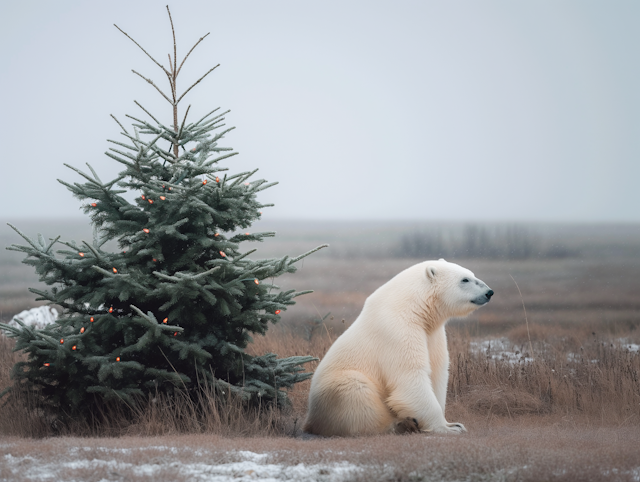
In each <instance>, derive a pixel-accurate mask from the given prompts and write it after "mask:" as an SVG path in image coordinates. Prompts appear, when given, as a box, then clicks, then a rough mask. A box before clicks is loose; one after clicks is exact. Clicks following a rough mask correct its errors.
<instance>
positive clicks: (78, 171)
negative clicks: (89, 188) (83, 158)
mask: <svg viewBox="0 0 640 482" xmlns="http://www.w3.org/2000/svg"><path fill="white" fill-rule="evenodd" d="M63 165H65V166H67V167H68V168H69V169H71V170H72V171H75V172H77V173H78V174H80V175H81V176H82V177H84V178H85V179H86V180H87V181H89V182H90V183H91V184H95V185H96V186H100V187H102V183H101V182H100V181H99V180H97V179H92V178H91V177H90V176H89V175H88V174H85V173H84V172H82V171H81V170H80V169H78V168H77V167H73V166H70V165H69V164H67V163H63Z"/></svg>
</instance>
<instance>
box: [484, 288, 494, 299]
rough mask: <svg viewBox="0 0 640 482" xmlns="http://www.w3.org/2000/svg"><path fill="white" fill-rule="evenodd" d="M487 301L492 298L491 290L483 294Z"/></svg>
mask: <svg viewBox="0 0 640 482" xmlns="http://www.w3.org/2000/svg"><path fill="white" fill-rule="evenodd" d="M484 295H485V296H486V297H487V299H488V300H490V299H491V297H492V296H493V290H489V291H487V292H486V293H485V294H484Z"/></svg>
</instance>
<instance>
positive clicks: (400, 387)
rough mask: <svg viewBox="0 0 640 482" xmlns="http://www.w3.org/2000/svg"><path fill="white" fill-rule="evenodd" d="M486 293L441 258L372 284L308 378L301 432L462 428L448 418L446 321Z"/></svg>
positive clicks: (463, 313)
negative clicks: (359, 308) (374, 286)
mask: <svg viewBox="0 0 640 482" xmlns="http://www.w3.org/2000/svg"><path fill="white" fill-rule="evenodd" d="M491 296H493V290H491V289H490V288H489V287H488V286H487V285H486V284H485V283H484V282H483V281H481V280H479V279H478V278H476V277H475V275H474V274H473V273H472V272H471V271H469V270H468V269H465V268H463V267H462V266H459V265H457V264H454V263H449V262H447V261H445V260H444V259H440V260H438V261H425V262H423V263H419V264H416V265H414V266H412V267H410V268H408V269H406V270H404V271H402V272H401V273H399V274H398V275H396V276H395V277H394V278H392V279H391V280H390V281H388V282H387V283H385V284H384V285H382V286H381V287H380V288H378V289H377V290H376V291H375V292H374V293H373V294H372V295H371V296H369V297H368V298H367V300H366V301H365V304H364V307H363V308H362V312H361V313H360V316H358V318H357V319H356V321H354V322H353V324H352V325H351V326H350V327H349V328H348V329H347V330H346V331H345V332H344V333H343V334H342V335H341V336H340V337H339V338H338V339H337V340H336V341H335V343H334V344H333V345H332V346H331V348H330V349H329V351H328V352H327V354H326V355H325V357H324V358H323V359H322V361H321V362H320V364H319V365H318V368H317V370H316V372H315V374H314V375H313V379H312V380H311V389H310V391H309V412H308V414H307V419H306V421H305V424H304V431H305V432H307V433H310V434H316V435H324V436H331V435H340V436H348V435H366V434H378V433H389V432H396V433H398V432H404V431H418V430H419V431H423V432H436V433H448V432H450V433H461V432H466V429H465V427H464V425H462V424H461V423H449V422H447V420H446V419H445V417H444V407H445V401H446V395H447V382H448V379H449V351H448V349H447V337H446V334H445V329H444V326H445V323H446V322H447V320H448V319H449V318H452V317H462V316H466V315H468V314H469V313H471V312H472V311H474V310H476V309H477V308H479V307H480V306H482V305H485V304H487V303H488V302H489V300H490V299H491Z"/></svg>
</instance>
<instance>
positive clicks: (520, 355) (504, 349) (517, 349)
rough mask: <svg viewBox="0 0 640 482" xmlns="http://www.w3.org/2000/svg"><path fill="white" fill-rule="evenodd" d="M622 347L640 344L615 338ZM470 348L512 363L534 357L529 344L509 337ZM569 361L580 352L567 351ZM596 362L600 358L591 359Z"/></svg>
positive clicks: (630, 348)
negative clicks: (519, 342)
mask: <svg viewBox="0 0 640 482" xmlns="http://www.w3.org/2000/svg"><path fill="white" fill-rule="evenodd" d="M614 343H617V344H618V345H619V346H620V348H622V349H625V350H628V351H630V352H633V353H635V352H638V351H640V345H638V344H637V343H631V342H630V341H629V340H628V339H627V338H619V339H617V340H614ZM543 346H544V344H543ZM469 348H470V349H471V351H474V352H476V353H482V354H485V355H486V356H487V357H489V358H491V359H493V360H504V361H507V362H508V363H511V364H518V363H528V362H532V361H533V358H531V357H530V356H529V353H528V352H529V349H528V344H525V345H524V346H521V345H517V344H514V343H512V342H511V341H510V340H509V339H508V338H506V337H501V338H490V339H487V340H482V341H471V342H469ZM535 348H539V347H538V346H537V347H535ZM566 355H567V361H579V360H580V359H581V358H582V356H581V355H580V354H578V353H571V352H569V353H567V354H566ZM591 361H592V362H593V363H596V362H597V361H598V360H591Z"/></svg>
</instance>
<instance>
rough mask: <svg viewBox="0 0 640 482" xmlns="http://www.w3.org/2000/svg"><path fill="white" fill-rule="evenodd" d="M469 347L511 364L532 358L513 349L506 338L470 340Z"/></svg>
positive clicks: (531, 359) (530, 360) (529, 360)
mask: <svg viewBox="0 0 640 482" xmlns="http://www.w3.org/2000/svg"><path fill="white" fill-rule="evenodd" d="M469 347H470V348H471V350H472V351H475V352H476V353H483V354H485V355H486V356H487V357H489V358H491V359H492V360H504V361H506V362H508V363H510V364H512V365H515V364H518V363H522V362H524V363H527V362H532V361H533V358H531V357H528V356H524V354H523V353H521V352H520V351H519V350H516V349H514V347H513V345H512V343H511V342H510V341H509V339H508V338H494V339H491V340H484V341H472V342H470V343H469Z"/></svg>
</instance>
